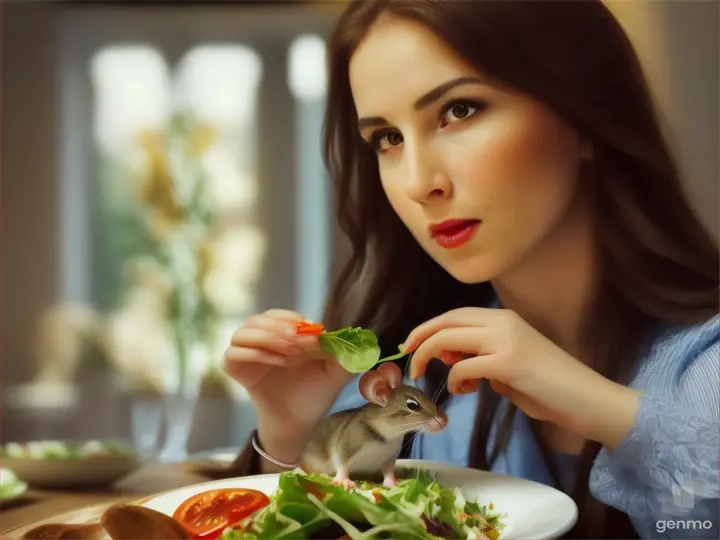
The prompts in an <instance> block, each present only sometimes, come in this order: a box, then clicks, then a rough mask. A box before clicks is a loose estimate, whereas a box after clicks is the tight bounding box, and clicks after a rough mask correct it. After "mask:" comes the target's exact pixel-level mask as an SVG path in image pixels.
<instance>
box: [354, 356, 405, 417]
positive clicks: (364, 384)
mask: <svg viewBox="0 0 720 540" xmlns="http://www.w3.org/2000/svg"><path fill="white" fill-rule="evenodd" d="M401 383H402V371H400V368H399V367H397V366H396V365H395V364H392V363H390V362H386V363H383V364H380V366H379V367H378V368H377V369H375V370H374V371H368V372H367V373H365V375H363V376H362V377H360V394H361V395H362V397H364V398H365V399H367V400H368V401H369V402H371V403H377V404H378V405H381V406H383V407H385V405H387V403H388V398H389V397H390V393H391V392H392V391H393V390H394V389H395V388H397V387H398V386H400V384H401Z"/></svg>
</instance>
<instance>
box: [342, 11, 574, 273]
mask: <svg viewBox="0 0 720 540" xmlns="http://www.w3.org/2000/svg"><path fill="white" fill-rule="evenodd" d="M350 84H351V87H352V93H353V97H354V100H355V105H356V108H357V112H358V118H359V120H358V129H359V130H360V133H361V135H362V137H363V139H365V140H366V141H367V142H368V143H369V144H371V145H372V146H374V147H375V149H376V151H377V154H378V163H379V171H380V177H381V179H382V185H383V188H384V190H385V193H386V194H387V197H388V199H389V201H390V203H391V205H392V206H393V208H394V209H395V211H396V212H397V214H398V215H399V216H400V218H401V219H402V221H403V222H404V223H405V224H406V226H407V227H408V229H409V230H410V231H411V233H412V234H413V235H414V237H415V238H416V239H417V241H418V242H419V243H420V245H421V246H422V247H423V249H425V250H426V251H427V252H428V253H429V254H430V256H431V257H433V259H435V260H436V261H437V262H438V263H439V264H440V265H442V266H443V267H444V268H445V269H446V270H447V271H448V272H449V273H450V274H451V275H453V276H454V277H455V278H456V279H458V280H460V281H462V282H466V283H477V282H481V281H486V280H490V279H496V278H498V277H501V276H503V275H504V274H505V273H507V272H509V271H511V270H512V269H513V268H514V267H515V266H516V265H518V264H519V263H520V262H521V261H523V260H524V259H525V257H526V255H527V254H529V253H530V252H532V251H534V250H535V249H536V248H537V247H539V246H540V245H542V244H543V242H544V241H545V240H546V239H547V238H549V237H550V236H551V235H552V233H553V232H554V231H556V230H557V229H558V227H559V226H560V224H561V223H562V218H563V217H565V216H566V215H567V214H568V210H569V208H570V207H571V206H572V203H573V201H574V195H575V191H576V183H577V177H578V169H579V162H580V159H581V158H582V155H581V154H582V152H583V147H584V145H583V144H582V143H581V140H580V138H579V136H578V134H577V133H575V132H574V131H573V130H571V129H570V128H569V127H568V126H567V125H566V124H564V123H563V122H562V121H561V120H560V119H559V118H558V117H557V116H555V115H554V114H553V113H552V111H550V110H549V109H548V108H546V107H545V106H543V105H541V104H540V103H538V102H536V101H534V100H533V99H530V98H528V97H527V96H524V95H520V94H518V93H516V92H513V91H510V90H508V89H507V88H501V87H500V86H498V85H495V84H494V83H492V82H491V81H488V80H486V79H485V78H484V77H483V75H482V74H481V73H479V72H477V71H476V70H474V69H473V68H472V67H470V66H469V65H467V64H466V63H465V62H464V61H463V60H462V59H461V58H460V57H458V56H457V55H456V54H455V53H454V51H452V50H451V49H449V48H448V47H447V46H446V45H444V43H442V42H441V41H440V40H438V39H437V38H436V37H435V36H434V34H432V33H431V32H430V31H428V30H427V29H425V28H424V27H423V26H421V25H419V24H416V23H413V22H408V21H401V20H397V19H389V18H386V19H381V20H379V21H378V22H377V23H376V24H375V25H374V26H373V28H372V29H371V30H370V32H369V33H368V35H367V36H366V38H365V40H364V41H363V42H362V43H361V45H360V47H359V48H358V49H357V50H356V52H355V53H354V55H353V57H352V59H351V62H350Z"/></svg>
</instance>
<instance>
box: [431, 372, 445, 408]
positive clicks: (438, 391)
mask: <svg viewBox="0 0 720 540" xmlns="http://www.w3.org/2000/svg"><path fill="white" fill-rule="evenodd" d="M447 382H448V377H445V379H444V380H443V383H442V384H441V385H439V386H438V387H437V390H435V393H434V395H433V398H432V402H433V403H437V400H438V398H439V397H440V394H442V392H443V390H445V387H446V386H447Z"/></svg>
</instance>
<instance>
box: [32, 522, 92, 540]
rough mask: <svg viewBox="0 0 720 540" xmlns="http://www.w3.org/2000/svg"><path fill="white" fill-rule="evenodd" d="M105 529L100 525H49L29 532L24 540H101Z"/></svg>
mask: <svg viewBox="0 0 720 540" xmlns="http://www.w3.org/2000/svg"><path fill="white" fill-rule="evenodd" d="M104 535H105V529H104V527H103V526H102V525H101V524H100V523H89V524H86V525H81V524H78V523H48V524H47V525H40V526H39V527H35V528H34V529H32V530H29V531H28V532H26V533H25V534H24V535H23V539H24V540H100V539H101V538H102V537H103V536H104Z"/></svg>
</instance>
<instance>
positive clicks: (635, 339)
mask: <svg viewBox="0 0 720 540" xmlns="http://www.w3.org/2000/svg"><path fill="white" fill-rule="evenodd" d="M383 14H389V15H393V16H395V17H399V18H402V19H406V20H412V21H415V22H418V23H420V24H422V25H424V26H425V27H427V28H428V29H430V30H431V31H432V32H434V33H435V34H436V35H438V36H439V37H440V38H441V39H443V40H444V41H445V42H446V43H447V44H448V45H449V46H450V47H452V49H454V50H455V51H456V53H457V54H458V55H460V56H461V57H462V58H464V59H465V60H466V61H467V62H468V63H469V64H471V65H472V66H474V67H475V68H476V69H477V70H478V71H480V72H482V73H483V74H485V75H487V76H489V77H491V78H493V79H495V80H497V81H500V82H501V83H503V84H504V85H507V86H509V87H511V88H514V89H516V90H517V91H520V92H523V93H525V94H526V95H529V96H531V97H533V98H534V99H536V100H538V101H540V102H542V103H543V104H544V105H546V106H547V107H549V108H550V109H552V110H553V111H554V112H555V113H556V114H558V115H559V116H560V117H561V118H563V119H564V121H565V122H567V124H568V125H570V126H572V127H574V128H575V129H577V130H578V131H579V132H581V133H582V134H583V135H584V137H585V138H586V139H587V140H589V141H590V142H591V143H592V144H593V148H594V156H593V161H592V162H591V163H590V164H589V166H588V167H587V170H585V171H584V173H583V174H584V175H585V176H586V178H585V179H584V181H583V182H581V183H580V184H581V185H582V189H584V190H586V193H585V195H587V200H588V201H589V202H590V212H591V214H592V217H593V223H594V228H595V236H596V239H597V244H598V245H597V246H596V247H597V251H598V253H599V260H600V263H599V264H600V268H599V275H600V280H599V281H600V284H599V287H598V288H597V290H596V291H595V293H594V301H593V303H592V305H591V308H590V309H589V310H588V312H587V313H586V314H585V318H584V320H583V329H584V333H583V336H584V340H583V346H582V351H583V353H582V355H581V357H582V360H583V361H584V362H586V363H588V364H589V365H590V366H592V367H593V368H594V369H595V370H597V371H598V372H599V373H601V374H602V375H604V376H605V377H608V378H610V379H612V380H615V381H617V382H620V383H624V382H627V381H628V380H629V378H630V377H631V376H632V374H633V370H634V369H635V367H636V364H637V361H638V360H639V359H640V358H641V356H642V355H643V354H644V353H645V352H646V350H647V347H648V346H649V344H650V343H651V341H652V338H653V336H654V335H656V332H657V331H658V329H660V328H663V327H668V326H673V325H685V324H694V323H698V322H701V321H704V320H707V319H708V318H710V317H712V316H713V315H715V314H716V313H717V312H718V273H719V269H718V260H719V257H718V247H717V244H716V240H715V238H714V237H713V236H712V235H710V234H709V232H708V231H707V230H706V229H705V228H704V227H703V225H702V223H701V222H700V220H699V219H698V218H697V216H696V214H695V213H694V210H693V208H692V206H691V204H690V203H689V202H688V200H687V198H686V195H685V193H684V191H683V186H682V180H681V178H680V174H679V172H678V168H677V166H676V163H675V161H674V158H673V156H672V155H671V152H670V150H669V148H668V145H667V143H666V141H665V140H664V138H663V134H662V130H661V128H660V125H659V121H658V117H657V114H656V111H655V108H654V105H653V103H652V99H651V94H650V91H649V89H648V85H647V83H646V80H645V78H644V75H643V72H642V69H641V66H640V63H639V61H638V58H637V57H636V54H635V51H634V50H633V47H632V45H631V43H630V41H629V40H628V38H627V36H626V35H625V33H624V31H623V30H622V28H621V26H620V25H619V24H618V22H617V21H616V20H615V18H614V17H613V15H612V14H611V13H610V12H609V11H608V9H607V8H606V7H605V6H604V5H603V4H602V2H600V1H599V0H598V1H595V0H584V1H582V2H575V1H573V2H558V1H555V0H550V1H533V2H514V1H507V0H499V1H474V2H471V1H449V0H361V1H356V2H352V3H351V4H350V5H349V7H348V8H347V10H346V11H345V12H344V14H343V15H342V16H341V17H340V19H339V22H338V25H337V27H336V30H335V32H334V34H333V35H332V36H331V38H330V41H329V46H328V60H329V83H328V84H329V87H328V93H327V95H328V102H327V110H326V118H325V128H324V134H323V151H324V158H325V162H326V165H327V167H328V170H329V173H330V177H331V179H332V182H333V186H334V196H335V207H336V212H337V219H338V221H339V224H340V227H341V229H342V231H343V232H344V233H345V235H346V237H347V239H348V240H349V243H350V254H349V257H348V258H347V260H346V261H345V262H344V265H343V266H342V268H341V269H339V271H338V272H337V277H336V279H335V283H334V284H333V288H332V290H331V294H330V296H329V298H328V304H327V309H326V317H325V323H326V324H327V325H328V327H335V328H339V327H344V326H351V325H361V326H365V327H371V328H373V329H374V330H375V331H376V332H377V334H378V335H379V339H380V343H381V346H382V347H383V348H384V352H387V353H390V354H392V353H394V352H396V350H397V349H396V347H397V344H398V343H402V341H403V340H404V339H405V338H406V336H407V334H408V333H409V332H410V330H412V328H414V327H415V326H416V325H418V324H419V323H421V322H423V321H425V320H427V319H428V318H431V317H434V316H436V315H438V314H440V313H443V312H445V311H447V310H449V309H453V308H455V307H460V306H484V305H487V304H488V302H490V301H491V299H492V298H493V297H494V294H493V291H492V288H491V287H490V285H489V284H488V283H480V284H475V285H466V284H462V283H460V282H458V281H456V280H455V279H454V278H452V277H451V276H450V275H449V274H448V273H447V272H446V271H445V270H444V269H442V268H441V267H440V266H439V265H438V264H437V263H435V262H434V261H433V260H432V259H431V258H430V257H429V256H428V255H427V253H425V251H423V250H422V248H421V247H420V246H419V245H418V243H417V242H416V241H415V239H414V238H413V237H412V236H411V234H410V232H409V231H408V229H407V228H406V227H405V225H404V224H403V223H402V222H401V220H400V219H399V218H398V216H397V215H396V214H395V212H394V211H393V209H392V207H391V206H390V203H389V202H388V200H387V198H386V195H385V193H384V191H383V189H382V186H381V182H380V176H379V173H378V164H377V156H376V155H375V153H374V152H373V151H372V150H370V149H368V148H367V146H366V145H365V144H363V142H362V140H361V137H360V134H359V132H358V129H357V124H356V122H357V112H356V109H355V105H354V103H353V98H352V93H351V88H350V82H349V74H348V65H349V61H350V58H351V56H352V54H353V52H354V51H355V49H356V48H357V47H358V45H359V43H360V42H361V41H362V39H363V38H364V36H365V35H366V33H367V32H368V30H369V28H370V27H371V26H372V25H373V23H374V22H375V21H376V20H377V19H378V17H379V16H380V15H383ZM446 376H447V369H446V368H445V367H444V366H443V365H442V364H441V363H439V362H433V363H431V367H430V369H429V370H428V375H427V381H428V383H429V385H430V389H429V390H430V391H432V392H435V391H438V390H439V389H440V388H442V386H443V385H442V383H443V382H444V380H445V377H446ZM479 392H480V393H481V396H480V399H479V406H478V410H477V414H476V421H475V426H474V428H473V429H474V432H473V437H472V445H471V448H470V456H471V458H470V463H469V465H470V466H471V467H475V468H481V469H488V468H490V467H491V466H492V463H493V461H494V460H495V459H496V458H497V456H498V454H499V453H501V452H502V450H503V449H504V448H505V447H506V446H507V444H508V439H509V436H510V427H511V424H512V421H513V417H514V415H515V413H516V408H515V407H514V406H510V407H503V408H502V409H500V408H499V407H500V404H501V398H500V396H498V395H497V394H495V393H494V392H493V391H492V389H491V388H490V387H489V385H488V384H486V383H483V384H481V385H480V388H479ZM446 398H447V393H446V392H445V391H443V392H441V393H440V398H439V401H440V402H442V401H444V400H445V399H446ZM496 416H498V417H499V418H496ZM495 421H497V422H499V424H498V425H499V430H498V435H497V437H496V440H495V444H494V445H493V447H492V448H488V434H489V431H490V427H491V425H492V424H493V422H495ZM538 426H539V424H538V423H537V422H533V428H534V433H535V438H536V440H537V441H538V444H539V446H540V448H541V449H542V451H543V454H544V458H545V463H546V465H547V467H548V470H549V472H550V474H551V476H552V478H553V479H554V480H555V482H556V483H557V487H559V488H561V489H562V487H561V484H560V479H559V478H560V477H559V471H558V470H557V467H556V465H555V463H554V462H553V460H552V457H551V450H550V448H549V445H548V443H547V441H546V440H545V438H544V437H543V433H542V432H541V430H540V429H539V428H538ZM599 450H600V446H599V445H598V444H597V443H594V442H588V443H587V444H586V445H585V448H584V450H583V451H582V454H581V456H580V460H579V464H578V470H577V476H576V478H577V481H576V485H575V486H574V488H570V489H569V491H570V492H571V493H570V494H571V495H572V497H573V498H574V500H575V501H576V503H577V505H578V508H579V519H578V522H577V525H576V526H575V528H574V529H573V530H571V531H570V532H569V533H568V534H567V537H570V538H630V537H636V536H637V535H636V533H635V531H634V530H633V528H632V525H631V523H630V520H629V519H628V517H627V516H626V515H625V514H622V513H620V512H618V511H616V510H614V509H611V508H609V507H606V506H605V505H603V504H601V503H600V502H599V501H597V500H596V499H594V498H593V497H592V495H591V494H590V493H589V489H588V478H589V473H590V470H591V468H592V464H593V460H594V458H595V456H596V455H597V453H598V451H599Z"/></svg>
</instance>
